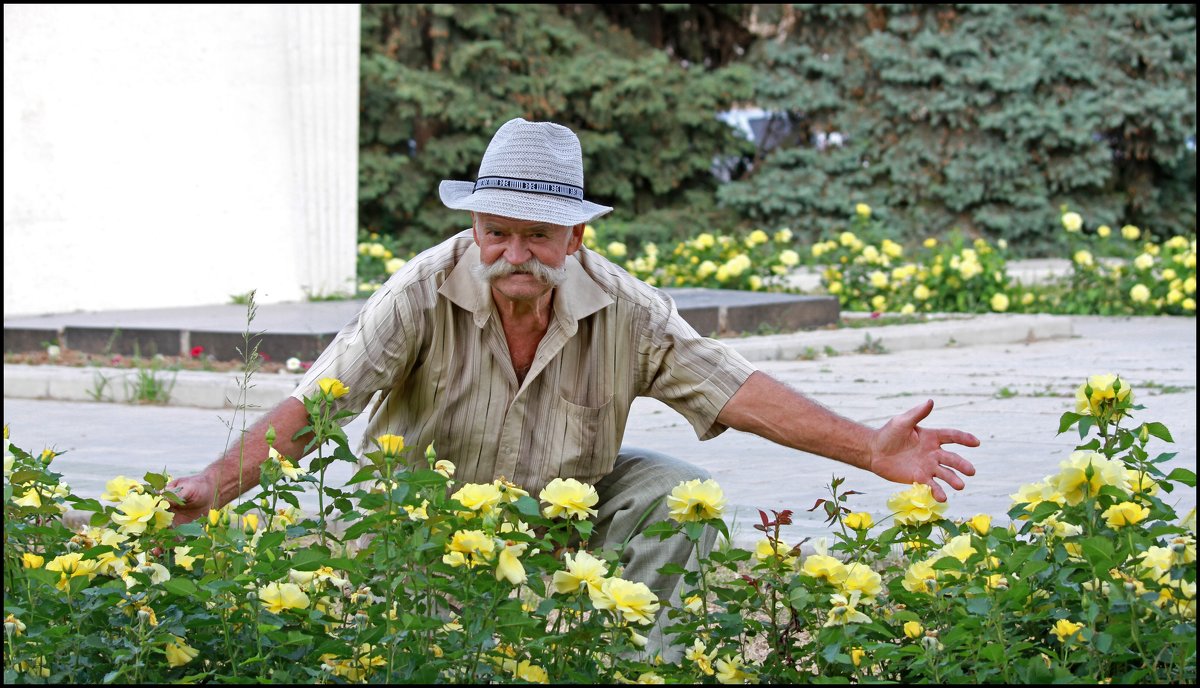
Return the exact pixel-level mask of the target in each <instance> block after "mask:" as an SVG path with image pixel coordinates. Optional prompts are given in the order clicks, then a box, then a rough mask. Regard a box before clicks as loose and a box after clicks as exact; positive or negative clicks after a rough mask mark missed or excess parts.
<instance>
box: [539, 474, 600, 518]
mask: <svg viewBox="0 0 1200 688" xmlns="http://www.w3.org/2000/svg"><path fill="white" fill-rule="evenodd" d="M538 499H540V500H542V501H543V502H545V503H546V504H547V506H546V507H544V508H543V509H542V515H543V516H545V517H546V518H558V517H559V516H562V517H564V518H568V519H570V518H576V519H581V520H582V519H586V518H588V517H589V516H595V515H596V513H597V512H596V510H595V509H594V508H592V507H594V506H596V502H598V501H600V495H598V494H597V493H596V488H595V487H592V486H591V485H588V484H586V483H581V482H579V481H578V480H576V479H574V478H566V479H563V478H555V479H554V480H551V481H550V484H549V485H547V486H546V487H545V488H543V489H542V491H541V492H540V493H539V494H538Z"/></svg>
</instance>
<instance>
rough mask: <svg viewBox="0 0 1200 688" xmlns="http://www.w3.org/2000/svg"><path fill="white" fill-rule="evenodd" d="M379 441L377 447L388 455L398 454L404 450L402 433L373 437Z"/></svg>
mask: <svg viewBox="0 0 1200 688" xmlns="http://www.w3.org/2000/svg"><path fill="white" fill-rule="evenodd" d="M375 441H376V442H377V443H379V448H380V449H382V450H383V453H384V454H387V455H388V456H399V454H400V452H402V451H404V436H403V435H380V436H379V437H376V438H375Z"/></svg>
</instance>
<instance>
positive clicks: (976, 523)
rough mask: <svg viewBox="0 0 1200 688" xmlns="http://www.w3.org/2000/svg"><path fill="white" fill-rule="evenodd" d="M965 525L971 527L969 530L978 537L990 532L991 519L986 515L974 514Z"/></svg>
mask: <svg viewBox="0 0 1200 688" xmlns="http://www.w3.org/2000/svg"><path fill="white" fill-rule="evenodd" d="M967 525H969V526H971V530H973V531H975V532H976V533H979V534H980V535H987V534H988V533H990V532H992V517H991V516H989V515H988V514H976V515H975V516H973V517H971V520H969V521H967Z"/></svg>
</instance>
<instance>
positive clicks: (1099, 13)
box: [718, 4, 1196, 255]
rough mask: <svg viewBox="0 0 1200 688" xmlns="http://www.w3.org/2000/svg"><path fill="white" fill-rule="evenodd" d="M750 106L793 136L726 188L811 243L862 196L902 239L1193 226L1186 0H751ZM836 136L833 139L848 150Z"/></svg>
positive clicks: (1192, 107) (1023, 245) (744, 212)
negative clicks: (770, 0) (883, 0)
mask: <svg viewBox="0 0 1200 688" xmlns="http://www.w3.org/2000/svg"><path fill="white" fill-rule="evenodd" d="M751 19H752V25H753V28H754V30H755V33H756V35H759V36H760V37H761V39H762V40H760V41H759V42H758V43H757V44H756V45H755V46H754V50H753V54H752V55H751V56H750V63H751V64H752V65H753V66H754V68H755V74H756V87H755V100H756V102H757V103H758V104H759V105H761V106H762V107H764V108H766V109H767V110H770V111H772V112H775V113H777V114H776V116H775V117H774V120H773V122H772V124H773V126H774V127H775V129H776V130H777V132H778V134H779V135H782V136H784V142H783V144H782V145H780V146H778V147H777V148H775V149H774V150H771V151H765V150H761V149H760V151H759V153H758V157H757V158H756V160H755V164H754V166H753V169H752V171H751V172H750V173H748V174H747V175H746V176H745V177H744V178H743V179H740V180H737V181H735V182H733V183H731V184H729V185H727V186H725V187H723V188H721V189H720V191H719V193H718V196H719V198H720V199H721V201H722V202H723V203H724V204H726V205H727V206H728V207H730V208H733V209H736V210H737V211H738V213H739V214H740V215H741V216H742V217H745V218H748V219H752V220H755V221H758V222H761V223H764V224H768V225H790V226H791V227H792V228H793V230H798V231H799V233H800V235H801V236H803V237H805V238H809V239H811V238H813V237H814V236H816V235H820V234H822V233H828V232H830V231H832V230H837V229H838V228H840V227H843V226H844V225H845V224H846V221H847V216H848V215H849V214H850V213H851V212H852V210H851V208H852V206H853V204H854V203H856V202H864V203H867V204H869V205H871V206H872V207H873V208H875V209H877V212H879V213H880V214H881V215H882V218H883V219H884V220H885V221H886V223H887V225H888V226H889V229H890V233H891V234H892V235H893V238H897V239H900V238H903V239H908V240H912V239H915V238H919V237H921V236H929V235H940V234H943V233H945V232H947V231H948V230H950V229H952V228H955V227H957V228H960V229H962V230H964V231H966V232H967V233H968V234H971V235H974V236H980V235H982V236H985V237H988V238H991V239H993V240H994V239H998V238H1003V239H1006V240H1007V241H1008V242H1009V246H1010V247H1011V248H1012V249H1014V251H1016V252H1018V253H1021V254H1024V255H1050V254H1052V253H1054V252H1055V250H1056V249H1061V248H1062V246H1061V244H1060V243H1059V242H1061V241H1063V239H1064V236H1063V233H1062V231H1061V225H1060V224H1059V220H1058V216H1059V212H1058V210H1059V208H1060V207H1061V206H1062V205H1067V206H1069V207H1070V208H1071V209H1072V210H1076V211H1078V212H1080V213H1081V214H1082V215H1083V216H1084V217H1085V218H1087V221H1088V223H1089V226H1090V227H1092V228H1094V227H1095V226H1096V225H1098V224H1109V225H1112V226H1114V227H1120V226H1121V225H1122V224H1125V223H1131V224H1137V225H1141V226H1143V227H1148V228H1151V230H1152V231H1155V232H1156V233H1157V234H1159V235H1160V236H1161V235H1164V234H1169V233H1171V232H1194V231H1195V226H1196V195H1195V173H1196V153H1195V130H1196V100H1195V99H1196V33H1195V6H1194V5H1014V4H1005V5H940V4H927V5H755V6H754V8H753V12H752V13H751ZM839 143H840V145H838V144H839Z"/></svg>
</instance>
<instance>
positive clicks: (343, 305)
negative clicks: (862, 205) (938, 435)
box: [4, 288, 840, 361]
mask: <svg viewBox="0 0 1200 688" xmlns="http://www.w3.org/2000/svg"><path fill="white" fill-rule="evenodd" d="M665 291H666V292H667V293H669V294H671V296H672V298H674V299H675V303H676V306H677V308H678V309H679V314H680V315H681V316H682V317H683V318H684V320H687V321H688V322H689V323H690V324H691V325H692V327H694V328H696V330H697V331H698V332H701V333H703V334H705V335H715V334H718V333H722V332H754V331H757V330H758V329H759V328H760V327H761V326H763V325H770V327H771V328H773V329H776V330H796V329H800V328H805V327H822V326H826V325H832V324H834V323H836V322H837V321H838V317H839V314H840V308H839V305H838V301H837V299H836V298H835V297H832V296H803V295H798V294H779V293H770V292H751V291H735V290H726V289H694V288H689V289H667V290H665ZM365 303H366V300H365V299H357V300H348V301H330V302H303V303H278V304H261V305H258V306H257V307H256V310H255V314H254V318H253V321H252V322H250V323H247V312H246V307H245V306H240V305H236V304H221V305H213V306H189V307H181V308H159V309H144V310H121V311H103V312H94V313H82V312H81V313H56V314H48V315H36V316H24V317H14V318H6V319H5V320H4V350H5V352H19V351H32V350H37V349H40V348H42V346H43V343H44V342H53V341H55V340H57V341H58V343H59V344H60V345H61V346H64V347H68V348H71V349H75V350H77V351H83V352H87V353H114V354H122V355H125V356H132V355H137V354H141V355H144V356H153V355H154V354H158V353H161V354H163V355H172V356H177V355H186V354H187V353H188V352H190V351H191V349H192V347H195V346H203V347H204V350H205V351H206V352H208V353H210V354H212V355H214V356H216V357H217V358H219V359H222V360H233V359H238V358H241V355H240V354H239V353H238V347H241V348H245V341H244V333H245V332H246V331H247V330H249V331H251V332H253V333H262V336H261V337H260V338H259V340H258V341H259V351H260V352H261V353H265V354H267V355H268V356H270V357H271V358H274V359H275V360H280V361H281V360H285V359H287V358H290V357H292V356H295V357H298V358H300V359H303V360H311V359H314V358H316V357H317V356H318V355H319V354H320V353H321V352H322V351H324V349H325V347H326V346H327V345H328V344H329V342H331V341H332V340H333V338H334V336H336V335H337V333H338V332H339V331H340V330H341V329H342V327H343V326H344V325H345V324H346V323H347V322H349V321H350V319H351V318H353V317H354V315H355V314H356V313H358V311H359V310H360V309H361V308H362V306H363V304H365Z"/></svg>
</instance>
